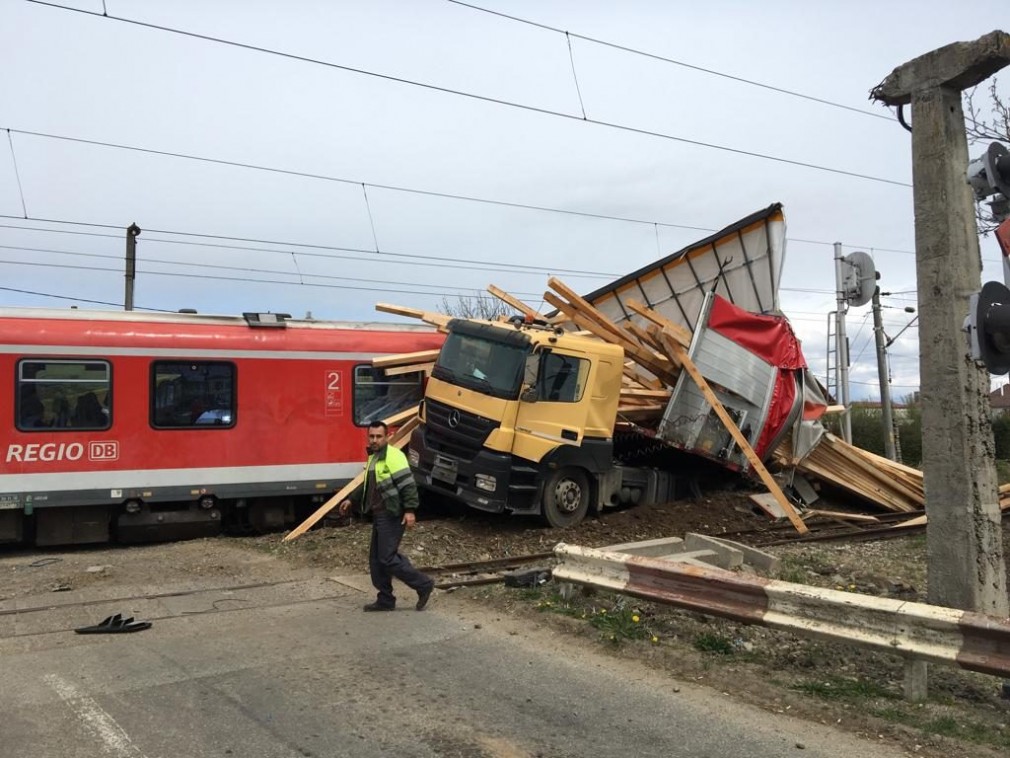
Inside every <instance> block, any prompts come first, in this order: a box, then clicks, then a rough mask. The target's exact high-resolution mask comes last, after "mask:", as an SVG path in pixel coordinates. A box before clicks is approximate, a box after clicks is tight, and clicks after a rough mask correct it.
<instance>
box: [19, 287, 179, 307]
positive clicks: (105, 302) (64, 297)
mask: <svg viewBox="0 0 1010 758" xmlns="http://www.w3.org/2000/svg"><path fill="white" fill-rule="evenodd" d="M0 290H3V291H4V292H17V293H18V294H21V295H36V296H38V297H50V298H53V299H54V300H71V301H73V302H76V303H94V304H95V305H113V306H115V307H116V308H122V307H123V304H122V303H112V302H109V301H108V300H89V299H88V298H86V297H71V296H70V295H57V294H55V293H53V292H37V291H36V290H23V289H18V288H17V287H0ZM136 308H137V310H141V311H157V312H159V313H174V311H169V310H165V309H163V308H144V307H143V306H139V305H138V306H136Z"/></svg>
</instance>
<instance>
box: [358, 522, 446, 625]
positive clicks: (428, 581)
mask: <svg viewBox="0 0 1010 758" xmlns="http://www.w3.org/2000/svg"><path fill="white" fill-rule="evenodd" d="M402 519H403V516H394V515H392V514H391V513H390V512H389V511H384V510H383V511H377V512H375V513H373V514H372V542H371V545H370V546H369V548H368V568H369V570H370V571H371V573H372V586H374V587H375V589H377V590H378V591H379V596H378V598H377V602H378V603H379V605H388V606H389V607H393V606H394V605H396V598H395V597H394V596H393V577H394V576H395V577H396V578H397V579H399V580H400V581H401V582H403V583H404V584H406V585H407V586H408V587H410V588H411V589H412V590H415V591H417V592H420V591H421V590H426V589H429V588H431V587H432V585H433V584H434V580H433V579H432V578H431V577H430V576H427V575H426V574H422V573H421V572H420V571H418V570H417V569H416V568H414V567H413V566H412V565H411V563H410V561H409V560H408V559H407V558H405V557H404V556H402V555H400V553H399V550H400V540H401V539H402V538H403V522H402Z"/></svg>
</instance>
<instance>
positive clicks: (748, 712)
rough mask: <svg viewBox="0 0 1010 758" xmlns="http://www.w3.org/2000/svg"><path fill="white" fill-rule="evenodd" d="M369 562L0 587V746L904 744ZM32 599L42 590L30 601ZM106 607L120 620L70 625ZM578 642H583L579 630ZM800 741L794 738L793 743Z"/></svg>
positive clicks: (311, 751)
mask: <svg viewBox="0 0 1010 758" xmlns="http://www.w3.org/2000/svg"><path fill="white" fill-rule="evenodd" d="M366 586H367V582H366V581H365V580H364V578H363V577H356V578H343V579H341V580H340V581H332V580H325V579H322V578H317V579H312V580H304V581H292V582H286V583H284V584H278V585H274V586H265V587H259V588H251V589H246V590H231V591H213V590H211V591H200V592H196V593H193V594H186V595H181V596H176V597H163V598H156V599H148V600H139V601H120V602H118V603H97V604H90V605H82V604H80V603H74V602H71V601H70V600H69V599H68V601H67V604H66V605H63V606H61V607H58V608H54V609H51V610H49V609H46V610H41V609H40V608H42V606H43V605H44V604H45V601H46V600H48V599H49V598H46V597H44V596H42V597H40V596H36V597H28V598H20V599H19V600H18V601H17V603H16V604H12V603H8V604H7V605H5V606H3V607H0V671H2V681H3V686H2V687H0V738H2V744H0V755H3V756H10V757H11V758H20V757H22V756H25V757H27V756H31V757H32V758H48V757H52V758H95V757H96V756H110V757H111V758H145V757H146V758H187V757H192V758H202V757H203V756H236V757H237V758H259V757H260V756H262V757H263V758H267V757H269V758H287V757H288V756H326V757H328V756H355V757H367V756H458V757H460V758H471V757H473V758H477V757H482V756H489V757H492V758H511V757H513V756H550V757H551V758H554V757H561V756H621V757H622V758H625V757H627V756H665V757H671V756H691V757H692V758H702V757H708V758H732V757H733V756H748V758H782V756H789V755H796V756H803V757H804V758H806V757H807V756H810V757H811V758H813V757H815V756H816V757H817V758H828V757H837V758H842V757H843V756H844V757H846V758H848V757H849V756H853V755H859V756H860V758H884V757H885V756H897V755H903V753H901V752H900V751H898V750H896V749H895V748H892V747H887V746H884V745H881V744H878V743H876V742H873V741H869V740H867V741H863V740H859V739H857V738H855V737H853V736H850V735H847V734H845V733H842V732H838V731H835V730H833V729H830V728H828V727H825V726H821V725H816V724H811V723H809V722H803V721H798V720H794V719H791V718H788V717H786V716H782V715H778V714H770V713H767V712H764V711H761V710H758V709H754V708H751V707H748V706H744V705H740V704H738V703H735V702H734V701H733V699H732V698H731V697H729V696H727V695H724V694H721V693H717V692H712V691H710V690H707V689H704V688H701V687H695V686H691V685H689V684H685V683H681V682H676V681H674V680H672V679H670V678H669V677H668V676H667V675H665V674H662V673H660V672H654V671H651V670H649V669H648V668H647V667H645V666H642V665H639V664H637V663H633V662H627V661H620V660H617V659H615V658H612V657H610V656H607V655H605V654H602V653H598V652H595V651H593V650H592V649H585V648H584V647H582V643H580V642H578V641H577V640H574V639H572V638H567V637H564V636H561V635H557V634H554V633H552V632H549V631H544V630H533V629H529V628H527V627H524V626H522V625H521V624H520V623H519V622H518V621H516V620H514V619H509V618H500V619H499V618H497V617H496V615H495V614H494V612H493V611H489V610H488V609H486V608H483V607H481V606H477V605H473V604H468V603H467V602H466V601H465V600H463V599H460V598H458V597H457V596H455V595H450V596H444V595H443V596H436V598H435V599H434V600H433V605H432V607H430V608H429V610H427V611H425V612H424V613H417V612H416V611H414V610H413V607H412V603H403V606H404V607H403V609H402V610H398V611H396V612H393V613H381V614H365V613H362V612H361V610H360V608H361V605H362V604H363V603H364V602H366V601H367V600H368V599H370V598H369V596H368V595H367V594H365V593H364V592H362V591H360V588H364V587H366ZM33 608H35V609H39V610H32V609H33ZM116 610H119V611H128V612H131V613H136V614H138V615H139V616H140V617H144V618H149V619H154V626H153V628H151V629H149V630H147V631H142V632H138V633H135V634H130V635H98V636H81V635H75V634H73V633H72V632H70V631H68V629H69V628H71V627H73V626H76V625H82V624H88V623H94V622H95V621H98V620H100V619H101V618H102V616H103V615H105V614H106V613H112V612H115V611H116ZM580 648H581V649H580ZM800 746H802V747H800Z"/></svg>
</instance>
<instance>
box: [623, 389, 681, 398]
mask: <svg viewBox="0 0 1010 758" xmlns="http://www.w3.org/2000/svg"><path fill="white" fill-rule="evenodd" d="M671 394H673V393H672V392H671V391H670V390H645V389H643V390H640V389H635V388H633V387H629V388H627V389H622V390H621V397H622V398H625V397H644V398H657V399H659V400H669V399H670V395H671Z"/></svg>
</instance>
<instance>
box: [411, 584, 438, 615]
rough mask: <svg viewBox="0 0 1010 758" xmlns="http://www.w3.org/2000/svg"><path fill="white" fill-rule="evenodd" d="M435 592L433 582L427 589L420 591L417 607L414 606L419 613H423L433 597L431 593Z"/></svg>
mask: <svg viewBox="0 0 1010 758" xmlns="http://www.w3.org/2000/svg"><path fill="white" fill-rule="evenodd" d="M434 591H435V583H434V582H432V583H431V585H429V586H428V588H427V589H423V590H418V592H417V605H416V606H414V607H415V608H417V610H419V611H423V610H424V607H425V606H426V605H427V604H428V598H430V597H431V593H432V592H434Z"/></svg>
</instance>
